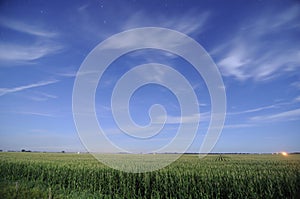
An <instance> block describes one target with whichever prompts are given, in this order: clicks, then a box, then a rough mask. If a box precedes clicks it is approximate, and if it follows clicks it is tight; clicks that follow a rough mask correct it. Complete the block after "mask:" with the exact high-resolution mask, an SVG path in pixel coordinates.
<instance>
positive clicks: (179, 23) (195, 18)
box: [123, 10, 210, 35]
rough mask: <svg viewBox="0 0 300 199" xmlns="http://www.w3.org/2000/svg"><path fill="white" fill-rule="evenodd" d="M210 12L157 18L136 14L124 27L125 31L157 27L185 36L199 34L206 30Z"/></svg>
mask: <svg viewBox="0 0 300 199" xmlns="http://www.w3.org/2000/svg"><path fill="white" fill-rule="evenodd" d="M209 16H210V12H208V11H207V12H203V13H199V12H197V11H195V10H190V11H188V12H185V13H184V14H181V15H173V16H168V17H167V16H165V15H162V14H159V15H156V16H155V17H147V16H146V14H145V13H144V12H143V11H138V12H135V14H133V15H132V16H131V17H130V18H129V19H128V20H127V21H126V22H125V25H123V30H127V29H131V28H138V27H145V26H156V27H164V28H170V29H173V30H177V31H180V32H183V33H185V34H188V35H190V34H195V33H196V34H199V33H202V32H203V31H204V30H205V29H204V27H205V25H206V23H207V21H208V19H209Z"/></svg>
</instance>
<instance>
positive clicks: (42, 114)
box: [17, 111, 56, 117]
mask: <svg viewBox="0 0 300 199" xmlns="http://www.w3.org/2000/svg"><path fill="white" fill-rule="evenodd" d="M17 114H24V115H35V116H43V117H56V116H55V115H53V114H49V113H41V112H31V111H24V112H17Z"/></svg>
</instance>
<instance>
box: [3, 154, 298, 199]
mask: <svg viewBox="0 0 300 199" xmlns="http://www.w3.org/2000/svg"><path fill="white" fill-rule="evenodd" d="M166 155H167V154H166ZM113 156H117V155H112V158H113ZM118 156H120V155H118ZM122 156H124V157H125V158H126V156H129V155H125V154H124V155H122ZM152 156H153V159H154V160H155V158H157V155H152ZM160 156H163V155H160ZM299 194H300V155H288V156H282V155H222V156H221V157H220V156H219V155H208V156H206V157H205V158H203V159H199V158H198V156H197V155H183V156H182V157H181V158H180V159H179V160H177V161H176V162H174V163H173V164H171V165H170V166H168V167H166V168H164V169H161V170H159V171H154V172H148V173H125V172H121V171H117V170H113V169H111V168H108V167H106V166H104V165H103V164H100V163H99V162H98V161H97V160H95V159H94V158H93V156H92V155H90V154H66V153H65V154H63V153H12V152H10V153H4V152H1V153H0V198H47V199H48V198H191V199H194V198H253V199H254V198H264V199H266V198H299V196H300V195H299Z"/></svg>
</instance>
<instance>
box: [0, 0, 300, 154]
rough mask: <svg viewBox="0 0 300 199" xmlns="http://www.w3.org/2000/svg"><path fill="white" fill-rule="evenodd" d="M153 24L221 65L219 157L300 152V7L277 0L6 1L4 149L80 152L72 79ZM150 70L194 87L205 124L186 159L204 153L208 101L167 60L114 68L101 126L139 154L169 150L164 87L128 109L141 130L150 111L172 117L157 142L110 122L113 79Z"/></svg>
mask: <svg viewBox="0 0 300 199" xmlns="http://www.w3.org/2000/svg"><path fill="white" fill-rule="evenodd" d="M149 26H151V27H164V28H169V29H173V30H177V31H180V32H182V33H185V34H187V35H188V36H190V37H192V38H193V39H195V40H196V41H197V42H199V43H200V44H201V45H202V46H203V47H204V48H205V50H206V51H207V52H208V53H209V54H210V56H211V58H212V59H213V60H214V62H215V63H216V65H217V66H218V68H219V70H220V72H221V75H222V78H223V81H224V85H225V89H226V96H227V116H226V122H225V126H224V129H223V131H222V134H221V136H220V138H219V140H218V143H217V144H216V146H215V148H214V149H213V151H214V152H277V151H300V145H299V141H300V48H299V46H300V37H299V36H300V4H299V2H297V1H279V0H275V1H226V2H225V1H224V2H223V1H222V2H221V1H180V0H172V1H171V0H166V1H163V0H160V1H158V0H155V1H138V0H136V1H135V0H133V1H126V0H125V1H64V2H61V1H1V3H0V149H2V150H21V149H23V148H25V149H30V150H39V151H61V150H65V151H84V150H85V148H84V146H83V144H82V143H81V141H80V139H79V136H78V134H77V132H76V127H75V124H74V121H73V115H72V91H73V85H74V80H75V77H76V72H77V71H78V69H79V67H80V65H81V64H82V62H83V60H84V59H85V57H86V56H87V55H88V54H89V53H90V51H91V50H92V49H93V48H95V47H96V46H97V45H98V44H99V43H100V42H101V41H103V40H105V39H106V38H108V37H110V36H112V35H113V34H116V33H119V32H121V31H125V30H128V29H131V28H140V27H149ZM126 42H128V41H126ZM120 45H121V44H120ZM151 62H157V63H161V64H165V65H169V66H172V67H173V68H174V69H176V70H178V71H179V72H180V73H181V74H183V75H184V76H185V77H186V78H187V79H188V80H189V81H190V83H191V85H192V86H193V88H194V91H195V93H196V95H197V97H198V100H199V104H198V105H199V108H200V118H201V119H200V126H199V130H198V133H197V136H196V138H195V140H194V142H193V144H192V145H191V147H190V148H189V150H188V151H189V152H196V151H198V150H199V147H200V145H201V143H202V141H203V137H204V135H205V133H206V130H207V127H208V124H209V119H210V110H211V107H210V105H211V104H210V97H209V93H208V90H207V87H206V85H205V83H204V81H203V79H202V78H201V76H200V75H198V74H197V73H196V72H195V70H194V69H193V67H192V66H190V64H189V63H187V62H186V61H185V60H184V59H182V58H180V57H178V56H176V55H173V54H171V53H167V52H163V51H160V50H154V49H145V50H139V51H134V52H131V53H128V54H126V55H123V56H121V57H119V58H118V59H117V60H116V61H115V62H114V63H112V64H111V66H110V67H109V68H108V70H107V71H106V72H105V74H104V75H103V77H102V78H103V79H101V80H100V82H99V84H98V88H97V93H96V112H97V117H98V120H99V123H100V124H101V125H103V128H104V129H105V131H106V133H107V136H108V137H109V138H110V139H111V140H112V141H113V142H114V143H117V144H119V145H121V146H122V147H124V148H126V149H128V150H133V151H136V152H138V151H142V152H147V151H149V150H150V151H151V150H152V149H153V148H155V147H157V146H163V145H164V144H166V139H165V138H172V136H174V135H175V134H174V133H176V131H175V129H176V128H177V127H178V121H179V120H178V118H179V117H180V108H179V106H178V101H177V100H176V97H175V96H174V95H173V94H172V93H171V92H170V91H169V90H168V89H166V88H164V87H161V86H157V85H147V86H144V87H142V88H140V89H139V90H137V91H136V92H135V94H134V95H133V96H132V98H131V101H130V111H131V115H132V118H133V120H134V121H135V122H136V123H137V124H139V125H147V124H148V123H149V116H148V109H149V108H150V107H151V105H153V104H157V103H159V104H162V105H163V106H164V107H165V109H166V111H167V112H168V116H169V120H168V123H167V124H166V125H165V128H164V129H163V131H162V133H161V135H160V136H158V137H157V140H155V139H154V140H153V142H152V143H151V144H140V145H137V144H135V143H134V142H132V140H131V139H132V138H130V137H126V136H125V135H123V134H121V133H120V130H119V129H118V128H117V126H116V124H115V122H114V119H113V117H112V113H111V108H110V98H111V94H112V89H113V87H114V85H115V83H116V82H117V80H118V79H119V78H120V77H121V76H122V75H123V74H124V73H125V72H127V71H128V70H129V69H132V68H134V66H136V65H139V64H144V63H151ZM140 75H141V78H147V74H140ZM159 78H164V76H160V77H159ZM185 119H186V120H185ZM185 119H184V120H183V121H187V120H193V118H192V116H187V117H186V118H185ZM161 138H164V139H161Z"/></svg>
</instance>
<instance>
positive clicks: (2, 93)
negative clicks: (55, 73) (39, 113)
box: [0, 80, 59, 96]
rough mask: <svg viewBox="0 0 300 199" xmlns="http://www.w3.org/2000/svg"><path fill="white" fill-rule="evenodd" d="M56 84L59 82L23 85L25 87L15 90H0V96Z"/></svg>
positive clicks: (51, 81)
mask: <svg viewBox="0 0 300 199" xmlns="http://www.w3.org/2000/svg"><path fill="white" fill-rule="evenodd" d="M57 82H59V80H50V81H43V82H38V83H34V84H28V85H25V86H19V87H15V88H0V96H3V95H6V94H9V93H15V92H20V91H23V90H27V89H31V88H36V87H41V86H46V85H49V84H54V83H57Z"/></svg>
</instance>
